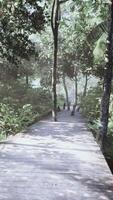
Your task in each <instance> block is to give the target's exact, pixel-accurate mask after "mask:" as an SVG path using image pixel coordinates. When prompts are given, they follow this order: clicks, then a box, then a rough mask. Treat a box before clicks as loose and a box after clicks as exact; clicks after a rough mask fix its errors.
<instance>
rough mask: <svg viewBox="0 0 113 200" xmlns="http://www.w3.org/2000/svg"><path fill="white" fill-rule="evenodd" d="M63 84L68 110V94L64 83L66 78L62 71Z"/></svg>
mask: <svg viewBox="0 0 113 200" xmlns="http://www.w3.org/2000/svg"><path fill="white" fill-rule="evenodd" d="M62 79H63V85H64V91H65V94H66V104H67V108H68V110H70V106H69V96H68V90H67V85H66V80H65V74H64V73H63V77H62Z"/></svg>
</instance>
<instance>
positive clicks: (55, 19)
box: [51, 0, 59, 121]
mask: <svg viewBox="0 0 113 200" xmlns="http://www.w3.org/2000/svg"><path fill="white" fill-rule="evenodd" d="M58 26H59V0H54V1H53V6H52V14H51V27H52V31H53V39H54V61H53V62H54V64H53V69H52V101H53V110H52V116H53V119H54V121H57V93H56V84H57V54H58Z"/></svg>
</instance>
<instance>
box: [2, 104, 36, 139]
mask: <svg viewBox="0 0 113 200" xmlns="http://www.w3.org/2000/svg"><path fill="white" fill-rule="evenodd" d="M33 120H34V115H33V112H32V106H31V105H24V106H23V107H22V108H21V109H18V110H16V111H15V110H14V108H12V107H11V106H10V105H7V104H3V103H1V104H0V134H1V135H6V136H7V135H9V134H15V133H17V132H18V131H19V130H21V128H24V127H25V126H26V125H28V124H30V123H31V122H33Z"/></svg>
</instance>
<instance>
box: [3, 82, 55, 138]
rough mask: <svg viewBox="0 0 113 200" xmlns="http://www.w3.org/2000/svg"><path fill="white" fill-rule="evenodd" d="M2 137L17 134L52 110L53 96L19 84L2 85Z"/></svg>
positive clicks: (39, 89) (44, 91)
mask: <svg viewBox="0 0 113 200" xmlns="http://www.w3.org/2000/svg"><path fill="white" fill-rule="evenodd" d="M0 102H2V103H1V104H0V137H1V139H2V138H3V137H4V136H7V135H10V134H15V133H17V132H18V131H20V130H21V129H23V128H24V127H26V126H28V125H29V124H31V123H33V122H34V121H35V120H36V119H37V120H38V118H39V117H40V116H41V115H43V114H44V113H46V112H47V111H49V110H50V109H51V105H52V103H51V95H50V93H49V92H48V91H47V90H43V89H42V88H34V89H33V88H30V87H26V86H25V85H24V84H20V83H19V82H14V81H13V84H11V83H10V85H9V84H1V87H0Z"/></svg>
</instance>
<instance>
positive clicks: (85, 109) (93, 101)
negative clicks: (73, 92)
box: [80, 86, 102, 122]
mask: <svg viewBox="0 0 113 200" xmlns="http://www.w3.org/2000/svg"><path fill="white" fill-rule="evenodd" d="M101 95H102V89H101V87H100V86H97V87H95V88H92V89H90V90H89V91H88V93H87V96H85V97H81V103H80V104H81V109H82V113H83V114H84V116H85V117H87V118H88V120H89V121H90V122H94V120H97V119H98V118H99V115H100V100H101Z"/></svg>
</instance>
